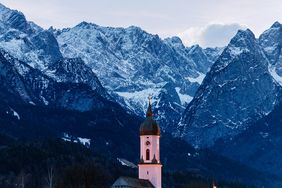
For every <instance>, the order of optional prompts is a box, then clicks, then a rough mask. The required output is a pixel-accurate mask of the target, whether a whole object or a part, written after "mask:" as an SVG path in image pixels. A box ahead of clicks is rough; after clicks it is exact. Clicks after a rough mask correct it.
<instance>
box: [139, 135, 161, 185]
mask: <svg viewBox="0 0 282 188" xmlns="http://www.w3.org/2000/svg"><path fill="white" fill-rule="evenodd" d="M147 150H148V151H149V155H148V154H147V153H148V151H147ZM154 157H155V159H156V161H153V159H154ZM140 159H143V161H142V162H143V163H140V164H139V165H138V166H139V179H147V180H149V181H150V182H151V183H152V184H153V185H154V186H155V187H156V188H161V187H162V185H161V182H162V180H161V178H162V170H161V169H162V165H161V164H160V136H158V135H141V136H140Z"/></svg>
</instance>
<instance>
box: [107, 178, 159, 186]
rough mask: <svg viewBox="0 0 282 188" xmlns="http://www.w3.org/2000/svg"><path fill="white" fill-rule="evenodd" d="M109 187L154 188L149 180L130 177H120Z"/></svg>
mask: <svg viewBox="0 0 282 188" xmlns="http://www.w3.org/2000/svg"><path fill="white" fill-rule="evenodd" d="M111 188H154V186H153V185H152V183H151V182H150V181H149V180H143V179H137V178H131V177H120V178H118V179H117V180H116V181H115V183H114V184H113V185H112V187H111Z"/></svg>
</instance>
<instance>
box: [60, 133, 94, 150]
mask: <svg viewBox="0 0 282 188" xmlns="http://www.w3.org/2000/svg"><path fill="white" fill-rule="evenodd" d="M61 139H62V140H64V141H66V142H74V143H80V144H82V145H84V146H86V147H90V142H91V139H89V138H82V137H77V138H76V137H74V136H72V135H70V134H67V133H63V136H62V138H61Z"/></svg>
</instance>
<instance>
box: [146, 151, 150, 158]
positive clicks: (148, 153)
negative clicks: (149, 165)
mask: <svg viewBox="0 0 282 188" xmlns="http://www.w3.org/2000/svg"><path fill="white" fill-rule="evenodd" d="M146 160H150V150H149V149H146Z"/></svg>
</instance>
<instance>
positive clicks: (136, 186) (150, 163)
mask: <svg viewBox="0 0 282 188" xmlns="http://www.w3.org/2000/svg"><path fill="white" fill-rule="evenodd" d="M138 171H139V179H134V178H127V177H121V178H119V179H118V180H116V181H115V183H114V184H113V185H112V188H118V187H130V188H145V187H154V188H161V187H162V165H161V162H160V127H159V125H158V123H157V122H156V121H155V120H154V119H153V112H152V106H151V103H150V101H149V107H148V110H147V113H146V119H145V121H144V122H143V123H142V124H141V125H140V162H139V164H138ZM146 182H147V183H146Z"/></svg>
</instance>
